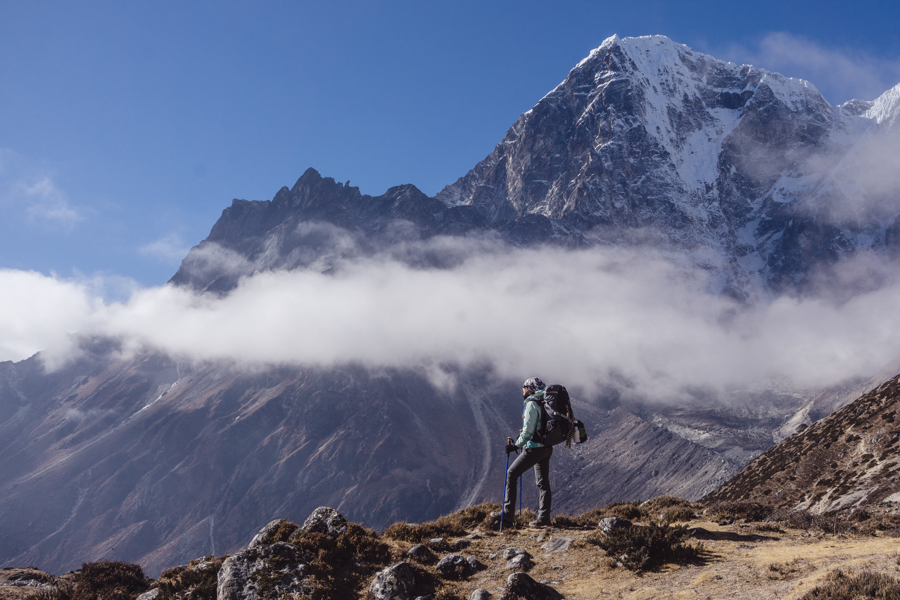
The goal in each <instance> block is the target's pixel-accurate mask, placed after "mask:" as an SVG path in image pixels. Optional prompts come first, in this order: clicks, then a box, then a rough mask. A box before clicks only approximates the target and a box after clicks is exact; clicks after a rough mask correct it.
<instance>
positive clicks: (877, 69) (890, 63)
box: [713, 32, 900, 104]
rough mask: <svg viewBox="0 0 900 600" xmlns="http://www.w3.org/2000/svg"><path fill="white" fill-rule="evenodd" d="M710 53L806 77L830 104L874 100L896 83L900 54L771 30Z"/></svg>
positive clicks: (899, 69) (789, 75)
mask: <svg viewBox="0 0 900 600" xmlns="http://www.w3.org/2000/svg"><path fill="white" fill-rule="evenodd" d="M713 54H715V55H716V56H721V57H723V58H727V59H728V60H731V61H734V62H737V63H747V64H752V65H754V66H756V67H760V68H764V69H766V70H769V71H774V72H777V73H781V74H782V75H786V76H788V77H798V78H801V79H806V80H808V81H810V82H811V83H812V84H813V85H815V86H816V87H817V88H818V89H819V91H820V92H822V94H823V95H824V96H825V98H826V99H827V100H828V101H829V102H831V103H832V104H840V103H843V102H846V101H847V100H851V99H853V98H859V99H863V100H874V99H875V98H877V97H878V96H880V95H881V94H882V93H884V92H885V91H887V90H888V89H889V88H891V87H893V86H895V85H897V83H898V82H900V57H897V58H895V59H885V58H880V57H876V56H873V55H871V54H869V53H867V52H865V51H862V50H859V49H853V48H842V47H838V46H831V47H826V46H823V45H822V44H818V43H816V42H814V41H812V40H809V39H806V38H804V37H802V36H797V35H794V34H791V33H786V32H773V33H770V34H768V35H766V36H765V37H764V38H762V39H761V40H759V42H758V43H757V44H755V45H753V46H750V47H748V46H731V47H730V48H726V49H723V50H718V51H716V50H714V51H713Z"/></svg>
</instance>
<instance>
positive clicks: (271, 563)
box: [216, 542, 309, 600]
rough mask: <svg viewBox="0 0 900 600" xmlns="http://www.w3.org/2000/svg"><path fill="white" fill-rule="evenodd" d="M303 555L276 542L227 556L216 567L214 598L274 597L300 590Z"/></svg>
mask: <svg viewBox="0 0 900 600" xmlns="http://www.w3.org/2000/svg"><path fill="white" fill-rule="evenodd" d="M307 562H308V561H307V560H306V557H304V556H303V553H302V552H300V550H299V549H297V548H296V547H295V546H292V545H291V544H288V543H285V542H276V543H274V544H270V545H267V546H257V547H255V548H247V549H245V550H241V551H240V552H237V553H236V554H234V555H233V556H230V557H228V558H227V559H226V560H225V562H224V563H222V568H221V569H219V575H218V579H217V586H216V589H217V592H216V597H217V600H262V599H269V598H272V599H277V598H280V597H281V596H282V594H303V593H304V592H306V591H308V590H307V588H308V587H309V582H306V581H304V578H305V577H306V575H307V574H308V572H309V566H308V565H307Z"/></svg>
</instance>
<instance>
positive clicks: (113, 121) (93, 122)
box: [0, 0, 900, 295]
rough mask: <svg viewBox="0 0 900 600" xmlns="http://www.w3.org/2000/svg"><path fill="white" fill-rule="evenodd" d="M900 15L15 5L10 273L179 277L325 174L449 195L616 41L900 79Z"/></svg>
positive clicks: (3, 125) (873, 4)
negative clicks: (247, 207) (238, 203)
mask: <svg viewBox="0 0 900 600" xmlns="http://www.w3.org/2000/svg"><path fill="white" fill-rule="evenodd" d="M898 22H900V8H898V5H897V3H896V2H887V1H884V2H881V1H862V2H855V3H848V2H823V1H818V2H807V1H801V2H784V1H783V0H782V1H780V2H739V3H731V2H681V3H672V2H663V1H641V0H638V1H632V2H616V3H611V2H586V1H571V2H560V1H556V2H536V1H527V0H520V1H516V2H512V1H506V0H497V1H493V0H492V1H490V2H484V1H483V0H481V1H473V2H443V3H437V2H423V1H421V0H419V1H417V2H416V1H403V0H398V1H392V2H375V1H349V0H347V1H332V2H326V1H317V2H310V1H299V2H166V1H155V2H140V1H138V2H81V3H62V2H44V1H33V2H25V1H12V2H5V3H3V4H2V6H0V269H13V270H35V271H38V272H41V273H44V274H50V273H56V274H58V275H59V276H60V277H63V278H74V279H90V278H92V277H97V276H100V278H102V280H103V282H104V285H105V286H106V287H107V291H106V293H107V294H111V295H115V294H116V291H115V289H111V288H115V286H116V283H115V282H116V281H118V280H119V279H120V278H121V282H124V283H121V285H126V284H127V282H128V281H135V282H137V283H138V284H139V285H142V286H154V285H159V284H162V283H164V282H165V281H166V280H168V278H169V277H171V275H172V274H173V273H174V272H175V270H176V269H177V267H178V264H179V263H180V259H181V257H182V256H183V255H184V253H185V252H186V250H187V249H188V248H189V247H190V246H191V245H194V244H196V243H198V242H199V241H200V240H201V239H203V238H204V237H205V236H206V235H207V233H208V232H209V229H210V228H211V227H212V225H213V223H214V222H215V220H216V219H217V218H218V216H219V214H220V213H221V211H222V209H223V208H225V207H226V206H228V205H229V203H230V201H231V199H232V198H247V199H257V200H264V199H271V197H272V196H273V195H274V194H275V192H276V191H277V190H278V189H279V188H280V187H281V186H283V185H287V186H291V185H293V183H294V182H295V181H296V179H297V178H298V177H299V176H300V175H301V174H302V173H303V171H304V170H305V169H306V168H307V167H314V168H316V169H317V170H318V171H319V172H320V173H322V174H323V175H326V176H331V177H334V178H335V179H338V180H340V181H347V180H349V181H350V182H351V184H353V185H357V186H359V187H360V189H361V191H362V192H363V193H368V194H373V195H377V194H381V193H383V192H384V191H385V190H386V189H387V188H389V187H391V186H394V185H399V184H403V183H413V184H415V185H417V186H418V187H419V188H421V189H422V190H423V191H424V192H426V193H428V194H434V193H435V192H437V191H438V190H440V189H441V188H442V187H443V186H444V185H446V184H449V183H452V182H453V181H455V180H456V178H458V177H460V176H462V175H464V174H465V173H466V171H467V170H468V169H469V168H471V167H472V166H474V165H475V164H476V163H477V162H478V161H479V160H481V159H482V158H484V157H485V156H486V155H487V154H488V153H489V152H490V151H491V149H492V148H493V146H494V145H495V144H496V143H497V142H498V141H499V140H500V139H501V138H502V136H503V134H504V133H505V131H506V130H507V128H508V127H509V126H510V125H511V124H512V123H513V122H514V121H515V120H516V118H517V117H518V116H519V114H520V113H522V112H524V111H526V110H528V109H529V108H531V106H533V105H534V104H535V103H536V102H537V101H538V100H539V99H540V98H541V97H542V96H543V95H544V94H545V93H546V92H548V91H549V90H550V89H552V88H553V87H554V86H555V85H556V84H558V83H559V82H560V81H562V80H563V79H564V78H565V76H566V74H567V73H568V71H569V70H570V69H571V68H572V67H573V66H574V65H575V64H576V63H577V62H578V61H579V60H581V59H582V58H583V57H584V56H586V55H587V54H588V53H589V52H590V50H591V49H592V48H595V47H596V46H599V45H600V43H601V42H602V41H603V40H604V39H605V38H606V37H608V36H610V35H612V34H614V33H615V34H619V35H620V36H634V35H649V34H664V35H667V36H669V37H671V38H672V39H674V40H675V41H678V42H681V43H684V44H687V45H689V46H691V47H693V48H694V49H696V50H700V51H705V52H709V53H710V54H713V55H714V56H717V57H719V58H724V59H728V60H733V61H735V62H743V63H751V64H755V65H757V66H760V67H763V68H767V69H769V70H773V71H778V72H781V73H784V74H785V75H789V76H795V77H804V78H807V79H810V80H811V81H812V82H813V83H814V84H815V85H816V86H817V87H818V88H819V89H820V90H821V91H822V92H823V94H824V95H825V97H826V98H827V99H828V100H829V101H830V102H832V103H833V104H836V103H840V102H843V101H846V100H848V99H850V98H852V97H862V98H866V99H872V98H874V97H875V96H877V95H878V94H879V93H881V92H882V91H884V90H885V89H887V88H888V87H890V86H893V85H894V84H896V83H897V82H900V35H898V31H897V28H896V24H897V23H898Z"/></svg>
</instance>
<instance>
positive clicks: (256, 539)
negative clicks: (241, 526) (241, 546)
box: [247, 519, 298, 548]
mask: <svg viewBox="0 0 900 600" xmlns="http://www.w3.org/2000/svg"><path fill="white" fill-rule="evenodd" d="M282 529H286V530H287V535H290V534H291V533H293V532H294V531H296V530H297V529H298V527H297V525H296V524H295V523H291V522H290V521H288V520H287V519H275V520H274V521H270V522H269V523H268V524H267V525H266V526H265V527H263V528H262V529H260V530H259V533H257V534H256V535H254V536H253V539H252V540H250V544H249V545H248V546H247V548H256V547H257V546H267V545H269V544H271V543H272V542H274V541H275V540H274V539H272V538H273V536H274V534H275V533H276V532H278V531H279V530H282Z"/></svg>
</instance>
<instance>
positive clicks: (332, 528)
mask: <svg viewBox="0 0 900 600" xmlns="http://www.w3.org/2000/svg"><path fill="white" fill-rule="evenodd" d="M300 529H301V530H302V531H308V532H315V533H321V534H324V535H327V536H328V537H330V538H336V537H337V536H339V535H341V534H342V533H344V532H345V531H347V519H345V518H344V517H343V515H341V513H339V512H338V511H336V510H334V509H333V508H328V507H327V506H320V507H319V508H317V509H316V510H314V511H312V514H311V515H309V516H308V517H307V518H306V520H305V521H304V522H303V526H301V527H300Z"/></svg>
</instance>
